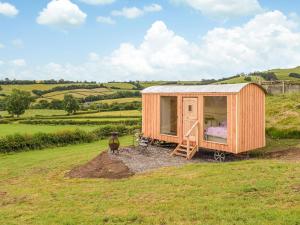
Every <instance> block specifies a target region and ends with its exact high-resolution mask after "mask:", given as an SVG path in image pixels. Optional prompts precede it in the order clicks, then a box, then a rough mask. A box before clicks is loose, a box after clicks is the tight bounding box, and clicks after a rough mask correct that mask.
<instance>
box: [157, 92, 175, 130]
mask: <svg viewBox="0 0 300 225" xmlns="http://www.w3.org/2000/svg"><path fill="white" fill-rule="evenodd" d="M160 133H161V134H167V135H177V97H173V96H168V97H167V96H164V97H160Z"/></svg>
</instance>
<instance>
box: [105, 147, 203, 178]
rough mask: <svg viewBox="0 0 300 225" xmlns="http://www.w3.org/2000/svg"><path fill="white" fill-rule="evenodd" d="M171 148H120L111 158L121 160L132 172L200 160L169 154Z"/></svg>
mask: <svg viewBox="0 0 300 225" xmlns="http://www.w3.org/2000/svg"><path fill="white" fill-rule="evenodd" d="M172 151H173V149H167V148H162V147H154V146H151V147H149V148H148V149H147V150H141V149H140V148H134V147H133V148H122V149H120V152H119V154H112V153H109V154H110V155H111V157H112V158H115V159H118V160H121V161H123V162H124V164H125V165H126V166H128V168H129V169H130V170H131V171H132V172H134V173H142V172H145V171H150V170H154V169H157V168H161V167H169V166H182V165H185V164H189V163H195V162H200V161H202V160H201V159H193V160H186V159H185V158H183V157H178V156H171V155H170V154H171V152H172Z"/></svg>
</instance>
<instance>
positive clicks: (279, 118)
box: [266, 93, 300, 129]
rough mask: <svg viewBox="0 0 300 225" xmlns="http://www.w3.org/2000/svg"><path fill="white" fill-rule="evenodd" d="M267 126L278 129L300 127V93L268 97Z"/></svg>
mask: <svg viewBox="0 0 300 225" xmlns="http://www.w3.org/2000/svg"><path fill="white" fill-rule="evenodd" d="M266 125H267V127H272V126H273V127H276V128H278V129H284V128H293V129H299V127H300V93H291V94H284V95H274V96H268V97H267V98H266Z"/></svg>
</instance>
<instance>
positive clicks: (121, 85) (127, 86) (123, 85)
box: [105, 82, 135, 89]
mask: <svg viewBox="0 0 300 225" xmlns="http://www.w3.org/2000/svg"><path fill="white" fill-rule="evenodd" d="M105 86H106V87H116V88H120V89H133V88H135V86H134V85H133V84H130V83H123V82H114V83H105Z"/></svg>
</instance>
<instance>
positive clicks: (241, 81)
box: [217, 76, 264, 84]
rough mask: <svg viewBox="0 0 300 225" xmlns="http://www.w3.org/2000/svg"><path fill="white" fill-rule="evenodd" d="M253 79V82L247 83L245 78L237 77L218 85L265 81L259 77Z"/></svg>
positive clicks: (219, 82)
mask: <svg viewBox="0 0 300 225" xmlns="http://www.w3.org/2000/svg"><path fill="white" fill-rule="evenodd" d="M250 77H251V81H246V80H245V77H244V76H242V77H235V78H232V79H229V80H224V81H218V82H217V84H221V83H222V84H237V83H247V82H259V80H264V79H263V78H261V77H258V76H250Z"/></svg>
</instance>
